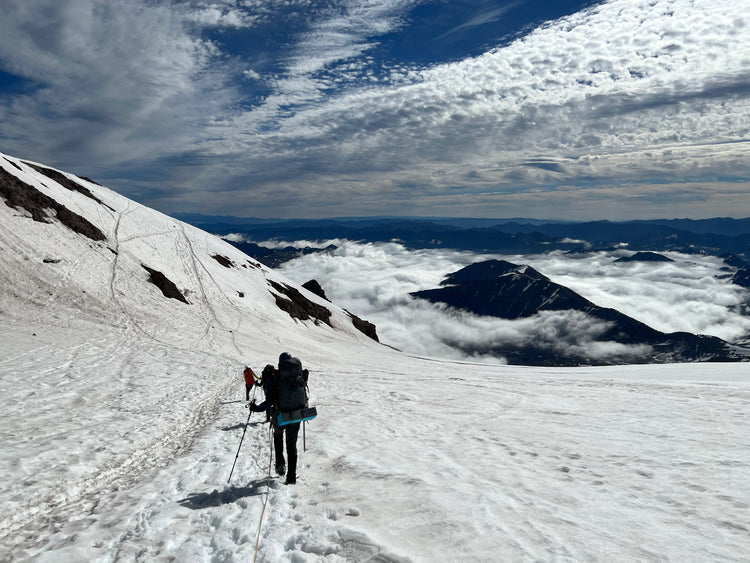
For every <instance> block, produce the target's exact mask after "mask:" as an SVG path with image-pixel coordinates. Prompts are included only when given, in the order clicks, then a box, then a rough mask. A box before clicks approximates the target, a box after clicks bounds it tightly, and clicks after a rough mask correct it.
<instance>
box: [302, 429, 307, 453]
mask: <svg viewBox="0 0 750 563" xmlns="http://www.w3.org/2000/svg"><path fill="white" fill-rule="evenodd" d="M306 428H307V422H302V451H303V452H306V451H307V436H306V435H305V429H306Z"/></svg>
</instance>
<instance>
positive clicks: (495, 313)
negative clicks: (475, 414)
mask: <svg viewBox="0 0 750 563" xmlns="http://www.w3.org/2000/svg"><path fill="white" fill-rule="evenodd" d="M649 259H651V260H653V258H649ZM411 295H412V296H414V297H417V298H420V299H426V300H428V301H430V302H432V303H443V304H445V305H448V306H449V307H452V308H455V309H459V310H463V311H468V312H470V313H473V314H475V315H481V316H491V317H498V318H501V319H509V320H516V319H521V318H529V317H532V316H534V315H539V314H540V313H541V312H544V311H577V312H580V313H584V314H585V315H586V316H588V317H590V318H593V319H596V320H598V321H601V326H602V329H601V330H600V331H599V332H598V334H596V337H595V339H594V341H589V342H585V343H579V342H578V341H577V339H576V335H575V334H572V335H571V334H566V335H560V334H556V335H552V336H551V337H550V339H549V340H548V339H545V338H540V339H539V340H537V341H534V342H528V341H525V342H522V343H517V342H513V340H512V339H508V340H498V341H497V342H494V343H492V344H490V345H486V344H482V345H478V344H476V343H466V342H464V343H454V346H456V347H459V348H461V349H462V350H463V351H464V352H466V353H468V354H481V355H494V356H498V357H503V358H506V359H507V360H508V361H509V362H510V363H512V364H522V365H546V366H566V365H607V364H613V363H664V362H691V361H713V362H717V361H721V362H725V361H742V360H747V359H748V358H750V349H745V348H741V347H738V346H733V345H730V344H729V343H727V342H725V341H723V340H721V339H720V338H716V337H713V336H703V335H694V334H690V333H686V332H673V333H663V332H660V331H658V330H655V329H653V328H651V327H649V326H647V325H646V324H644V323H642V322H640V321H637V320H635V319H633V318H631V317H628V316H627V315H624V314H623V313H620V312H619V311H616V310H615V309H608V308H604V307H599V306H597V305H595V304H594V303H592V302H591V301H589V300H587V299H585V298H584V297H582V296H581V295H579V294H577V293H576V292H574V291H573V290H571V289H569V288H567V287H564V286H562V285H559V284H557V283H554V282H553V281H551V280H550V279H549V278H547V277H546V276H544V275H542V274H541V273H539V272H537V271H536V270H535V269H534V268H532V267H530V266H519V265H516V264H512V263H510V262H506V261H503V260H487V261H483V262H477V263H474V264H471V265H470V266H467V267H465V268H463V269H461V270H459V271H457V272H454V273H453V274H450V275H449V276H447V277H446V278H445V279H444V280H443V282H442V283H441V287H440V288H436V289H428V290H424V291H417V292H414V293H412V294H411ZM538 322H540V323H543V322H544V320H543V319H541V318H540V319H539V321H538ZM558 337H560V338H564V339H565V340H570V341H571V343H575V345H571V346H566V347H560V346H556V345H555V344H556V343H555V342H553V341H551V339H554V338H558ZM594 342H596V343H599V344H604V343H616V344H618V345H622V354H621V355H616V354H615V355H610V356H608V357H607V359H606V360H601V359H598V358H597V356H596V354H592V353H589V352H588V350H590V349H591V348H592V345H593V343H594ZM633 347H637V350H638V353H637V356H634V354H633V349H634V348H633Z"/></svg>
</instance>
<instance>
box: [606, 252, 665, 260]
mask: <svg viewBox="0 0 750 563" xmlns="http://www.w3.org/2000/svg"><path fill="white" fill-rule="evenodd" d="M615 262H674V260H672V259H671V258H667V257H666V256H664V255H663V254H658V253H656V252H636V253H635V254H633V255H632V256H623V257H622V258H618V259H617V260H615Z"/></svg>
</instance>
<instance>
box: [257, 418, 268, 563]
mask: <svg viewBox="0 0 750 563" xmlns="http://www.w3.org/2000/svg"><path fill="white" fill-rule="evenodd" d="M268 443H269V448H268V451H269V453H268V479H267V480H266V499H265V500H264V501H263V510H261V511H260V520H259V521H258V537H257V538H256V539H255V555H254V556H253V563H255V560H256V559H257V558H258V548H259V547H260V531H261V529H262V528H263V516H264V515H265V513H266V505H267V504H268V497H269V495H270V494H271V467H273V427H272V426H271V425H270V424H269V425H268ZM256 463H257V462H256Z"/></svg>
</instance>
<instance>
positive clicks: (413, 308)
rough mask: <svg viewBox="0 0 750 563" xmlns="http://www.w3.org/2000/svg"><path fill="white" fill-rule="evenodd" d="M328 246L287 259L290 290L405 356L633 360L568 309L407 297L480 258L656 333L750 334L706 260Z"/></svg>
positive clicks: (735, 297) (599, 327) (736, 299)
mask: <svg viewBox="0 0 750 563" xmlns="http://www.w3.org/2000/svg"><path fill="white" fill-rule="evenodd" d="M336 242H337V245H338V247H339V248H338V250H336V251H334V252H332V253H326V254H315V255H308V256H304V257H301V258H298V259H295V260H293V261H290V262H287V263H285V264H284V265H283V266H282V267H281V270H282V271H283V272H284V273H285V274H286V275H287V276H289V277H290V278H291V279H293V280H295V281H297V282H299V283H304V282H306V281H308V280H309V279H313V278H314V279H317V280H318V282H320V284H321V285H322V286H323V288H324V290H325V291H326V294H327V295H328V297H329V298H330V299H331V300H332V301H334V302H336V303H337V304H339V305H342V306H344V307H346V308H347V309H349V310H350V311H352V312H353V313H355V314H357V315H359V316H361V317H363V318H366V319H368V320H370V321H371V322H374V323H375V324H376V325H377V327H378V334H379V336H380V339H381V341H382V342H384V343H385V344H389V345H392V346H395V347H397V348H401V349H403V350H404V351H406V352H409V353H413V354H418V355H426V356H434V357H442V358H451V359H460V358H466V357H467V356H466V353H467V352H466V351H472V350H473V351H475V354H474V355H473V356H471V357H472V359H479V360H486V361H497V357H494V358H493V357H492V355H491V353H490V351H491V350H493V349H496V348H499V347H500V346H501V345H502V346H506V347H508V346H510V347H523V346H525V345H528V344H530V343H533V344H534V345H535V346H537V347H539V348H543V349H547V350H550V351H552V352H555V353H560V354H569V355H570V354H573V355H575V354H580V355H583V356H587V357H590V358H596V359H600V360H606V359H608V358H613V357H617V358H621V359H622V358H626V359H627V358H637V357H639V356H642V355H643V354H644V353H645V352H646V351H647V349H646V348H647V347H646V348H644V347H643V346H626V345H622V344H618V343H615V342H607V341H600V340H598V337H599V336H600V335H601V334H603V333H604V332H605V330H606V328H607V326H606V323H604V322H603V321H600V320H597V319H593V318H591V317H588V316H587V315H585V314H583V313H580V312H576V311H545V312H542V313H540V314H538V315H536V316H534V317H531V318H524V319H518V320H513V321H510V320H503V319H497V318H490V317H478V316H476V315H472V314H468V313H464V312H460V311H455V310H451V309H448V308H446V307H444V306H442V305H440V304H431V303H428V302H426V301H424V300H418V299H413V298H411V297H410V296H409V293H411V292H414V291H419V290H422V289H430V288H434V287H437V286H438V285H439V283H440V282H441V281H442V280H443V278H444V277H445V275H446V274H448V273H451V272H454V271H456V270H459V269H461V268H462V267H464V266H466V265H468V264H471V263H473V262H475V261H478V260H483V259H488V258H502V259H507V260H509V261H512V262H514V263H517V264H530V265H531V266H533V267H534V268H535V269H537V270H538V271H540V272H541V273H543V274H545V275H547V276H548V277H550V278H551V279H552V280H553V281H555V282H557V283H560V284H562V285H566V286H568V287H570V288H571V289H573V290H574V291H577V292H578V293H580V294H581V295H583V296H584V297H586V298H587V299H589V300H591V301H593V302H594V303H595V304H597V305H600V306H602V307H612V308H615V309H618V310H620V311H621V312H623V313H625V314H627V315H630V316H632V317H634V318H636V319H637V320H640V321H642V322H644V323H646V324H648V325H650V326H652V327H653V328H656V329H657V330H661V331H663V332H675V331H687V332H693V333H702V334H711V335H715V336H719V337H721V338H724V339H727V340H730V341H731V340H732V339H737V338H740V337H742V336H743V335H746V334H747V333H748V332H750V319H748V318H747V317H743V316H741V315H740V314H739V313H738V312H737V311H736V306H737V305H738V304H740V303H742V302H746V301H747V300H748V297H749V295H748V292H747V290H744V289H742V288H740V287H739V286H734V285H732V284H731V281H730V280H729V279H727V278H726V277H725V276H723V274H724V272H722V271H721V268H722V266H723V265H722V263H721V261H720V260H719V259H717V258H714V257H708V256H687V255H681V254H677V253H669V257H671V258H672V259H673V260H674V262H670V263H648V264H645V263H638V262H626V263H616V262H615V260H616V259H617V258H619V257H622V256H625V255H628V254H629V253H628V252H627V251H626V250H622V251H615V252H612V253H604V252H601V253H596V254H591V255H586V256H582V257H579V258H578V259H572V258H571V257H569V256H563V255H562V254H561V253H550V254H546V255H534V256H480V255H477V254H474V253H470V252H458V251H446V250H417V251H409V250H407V249H405V248H404V247H403V246H401V245H399V244H397V243H388V244H359V243H355V242H351V241H341V240H339V241H336ZM324 244H327V243H324ZM462 350H463V352H462Z"/></svg>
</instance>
